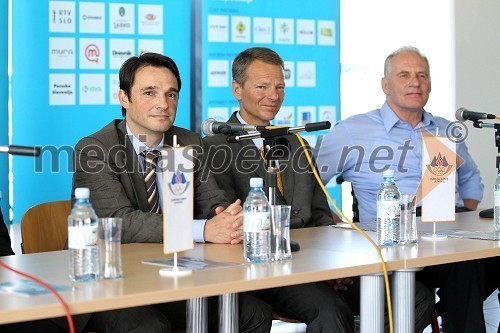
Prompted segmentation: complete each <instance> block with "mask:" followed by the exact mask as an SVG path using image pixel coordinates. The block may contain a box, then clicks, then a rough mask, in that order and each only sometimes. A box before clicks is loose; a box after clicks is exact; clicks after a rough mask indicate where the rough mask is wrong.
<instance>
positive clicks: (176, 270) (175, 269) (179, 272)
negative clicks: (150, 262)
mask: <svg viewBox="0 0 500 333" xmlns="http://www.w3.org/2000/svg"><path fill="white" fill-rule="evenodd" d="M191 273H193V270H192V269H187V268H184V267H179V266H178V265H177V252H174V266H172V267H165V268H162V269H160V275H161V276H167V277H180V276H187V275H190V274H191Z"/></svg>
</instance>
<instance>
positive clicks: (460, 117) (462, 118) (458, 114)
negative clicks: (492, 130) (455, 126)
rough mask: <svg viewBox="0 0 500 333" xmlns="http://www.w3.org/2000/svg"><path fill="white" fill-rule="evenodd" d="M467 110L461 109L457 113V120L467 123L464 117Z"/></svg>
mask: <svg viewBox="0 0 500 333" xmlns="http://www.w3.org/2000/svg"><path fill="white" fill-rule="evenodd" d="M466 111H467V109H466V108H459V109H458V110H457V111H456V112H455V118H457V120H460V121H465V120H467V119H464V116H463V113H464V112H466Z"/></svg>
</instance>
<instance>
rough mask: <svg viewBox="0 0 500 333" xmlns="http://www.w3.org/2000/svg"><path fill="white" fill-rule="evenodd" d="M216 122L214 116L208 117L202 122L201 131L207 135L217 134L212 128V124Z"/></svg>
mask: <svg viewBox="0 0 500 333" xmlns="http://www.w3.org/2000/svg"><path fill="white" fill-rule="evenodd" d="M216 122H217V120H215V119H214V118H208V119H207V120H205V121H204V122H203V123H202V124H201V132H202V133H203V134H205V135H207V136H213V135H215V133H214V131H213V130H212V125H213V124H214V123H216Z"/></svg>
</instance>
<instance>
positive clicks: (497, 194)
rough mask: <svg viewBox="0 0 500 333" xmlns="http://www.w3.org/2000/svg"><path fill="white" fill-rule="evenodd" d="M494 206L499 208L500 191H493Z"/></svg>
mask: <svg viewBox="0 0 500 333" xmlns="http://www.w3.org/2000/svg"><path fill="white" fill-rule="evenodd" d="M493 197H494V200H495V206H500V191H495V194H494V196H493Z"/></svg>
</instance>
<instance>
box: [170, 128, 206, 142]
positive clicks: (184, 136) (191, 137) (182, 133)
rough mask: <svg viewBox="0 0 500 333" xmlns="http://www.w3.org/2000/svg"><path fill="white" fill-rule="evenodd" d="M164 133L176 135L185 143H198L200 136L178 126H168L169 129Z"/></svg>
mask: <svg viewBox="0 0 500 333" xmlns="http://www.w3.org/2000/svg"><path fill="white" fill-rule="evenodd" d="M166 135H167V136H174V135H177V137H178V138H179V139H181V140H182V141H183V142H184V144H185V145H189V144H194V143H196V144H198V143H200V141H201V137H200V135H199V134H198V133H196V132H194V131H191V130H188V129H185V128H182V127H178V126H172V127H170V129H169V130H168V131H167V132H166Z"/></svg>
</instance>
